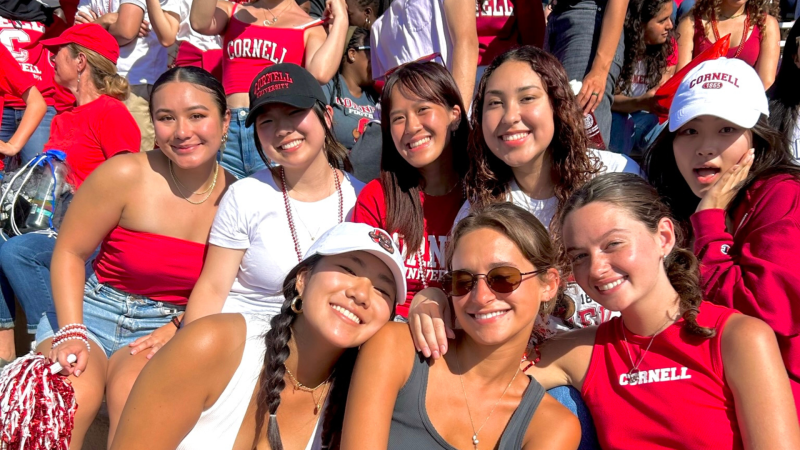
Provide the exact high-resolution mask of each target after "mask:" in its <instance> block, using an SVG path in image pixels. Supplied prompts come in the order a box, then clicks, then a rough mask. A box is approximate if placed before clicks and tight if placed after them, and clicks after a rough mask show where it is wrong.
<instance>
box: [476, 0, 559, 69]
mask: <svg viewBox="0 0 800 450" xmlns="http://www.w3.org/2000/svg"><path fill="white" fill-rule="evenodd" d="M478 3H479V4H480V7H479V8H478V9H477V17H476V26H477V30H478V65H479V66H486V65H489V63H491V62H492V60H493V59H494V58H495V57H497V56H498V55H501V54H503V53H505V52H507V51H508V50H511V49H512V48H515V47H519V46H522V45H535V46H537V47H541V46H542V43H543V42H544V30H545V21H544V10H543V8H542V2H541V0H524V1H519V0H481V1H480V2H478ZM520 24H523V27H524V29H521V27H520Z"/></svg>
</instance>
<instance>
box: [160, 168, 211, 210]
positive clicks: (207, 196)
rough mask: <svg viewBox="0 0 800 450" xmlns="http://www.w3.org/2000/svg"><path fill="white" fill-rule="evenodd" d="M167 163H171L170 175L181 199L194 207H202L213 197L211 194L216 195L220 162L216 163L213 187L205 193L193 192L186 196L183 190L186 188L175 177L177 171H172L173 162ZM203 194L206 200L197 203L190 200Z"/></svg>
mask: <svg viewBox="0 0 800 450" xmlns="http://www.w3.org/2000/svg"><path fill="white" fill-rule="evenodd" d="M167 161H169V175H170V177H172V182H173V183H175V187H176V188H177V189H178V193H179V194H181V197H182V198H183V199H184V200H186V201H187V202H189V203H191V204H193V205H200V204H202V203H205V202H206V200H208V199H209V197H211V194H213V193H214V187H216V186H217V175H219V163H218V162H216V161H215V162H214V180H213V181H212V182H211V185H210V186H209V187H208V188H206V190H204V191H201V192H192V193H191V194H189V195H186V194H184V193H183V189H181V187H183V188H186V186H184V185H183V184H181V182H180V181H178V178H177V177H176V176H175V171H174V170H173V169H172V160H171V159H169V158H168V159H167ZM203 194H205V198H203V199H202V200H200V201H197V202H195V201H193V200H190V199H189V197H191V196H192V195H203Z"/></svg>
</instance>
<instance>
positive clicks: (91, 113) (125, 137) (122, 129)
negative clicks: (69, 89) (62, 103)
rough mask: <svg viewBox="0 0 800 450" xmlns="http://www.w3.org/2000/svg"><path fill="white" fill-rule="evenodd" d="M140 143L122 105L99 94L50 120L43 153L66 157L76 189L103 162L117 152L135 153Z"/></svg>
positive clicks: (137, 128) (137, 134)
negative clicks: (56, 153)
mask: <svg viewBox="0 0 800 450" xmlns="http://www.w3.org/2000/svg"><path fill="white" fill-rule="evenodd" d="M140 140H141V134H140V133H139V126H138V125H136V121H134V120H133V116H131V113H130V112H128V108H126V107H125V104H124V103H122V102H121V101H119V100H117V99H115V98H113V97H109V96H108V95H101V96H100V97H99V98H98V99H97V100H94V101H92V102H89V103H87V104H85V105H81V106H76V107H75V108H73V109H72V111H67V112H63V113H61V114H59V115H57V116H56V117H55V118H53V122H52V124H51V125H50V140H49V141H47V143H46V144H45V145H44V150H45V151H47V150H61V151H63V152H65V153H66V154H67V165H68V166H69V167H70V180H69V182H70V183H72V184H73V185H74V186H75V188H78V187H79V186H80V185H81V183H83V181H84V180H85V179H86V177H88V176H89V174H90V173H92V171H94V169H96V168H97V166H99V165H100V164H102V163H103V161H105V160H107V159H108V158H111V157H112V156H114V155H116V154H117V153H122V152H138V151H139V145H140Z"/></svg>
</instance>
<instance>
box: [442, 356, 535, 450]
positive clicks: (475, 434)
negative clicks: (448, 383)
mask: <svg viewBox="0 0 800 450" xmlns="http://www.w3.org/2000/svg"><path fill="white" fill-rule="evenodd" d="M455 355H456V367H457V368H458V380H459V381H461V391H462V392H463V393H464V402H465V403H466V404H467V415H468V416H469V423H470V425H472V446H473V447H474V449H475V450H478V443H479V442H480V441H479V440H478V434H480V432H481V430H483V427H485V426H486V423H487V422H489V418H490V417H492V414H493V413H494V410H495V408H497V405H499V404H500V400H502V399H503V397H505V396H506V392H508V388H510V387H511V385H512V384H514V380H516V379H517V375H519V369H520V366H521V365H522V364H519V365H517V371H516V372H514V377H512V378H511V381H509V382H508V386H506V388H505V389H503V393H502V394H500V398H498V399H497V402H495V404H494V406H492V410H491V411H489V415H488V416H486V420H484V421H483V425H481V427H480V428H478V431H475V422H473V421H472V412H471V411H470V409H469V400H467V390H466V389H465V388H464V378H463V377H462V375H461V363H459V362H458V346H456V347H455Z"/></svg>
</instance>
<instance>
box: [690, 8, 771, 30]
mask: <svg viewBox="0 0 800 450" xmlns="http://www.w3.org/2000/svg"><path fill="white" fill-rule="evenodd" d="M721 5H722V0H697V3H695V4H694V7H693V8H692V16H693V17H694V18H695V19H697V18H700V19H702V20H706V21H709V20H711V13H712V12H713V13H714V15H715V16H716V17H717V18H719V11H720V6H721ZM744 10H745V12H746V13H747V17H749V18H750V20H751V21H752V24H753V25H758V28H759V29H760V30H762V31H761V38H762V39H763V38H764V31H763V30H764V23H765V21H766V17H767V15H770V16H772V17H775V18H776V19H777V18H778V13H779V12H780V7H779V3H778V2H777V1H775V0H747V3H746V4H745V5H744ZM705 28H706V29H705V32H706V35H708V32H709V31H710V30H711V26H710V25H709V24H708V23H706V27H705ZM746 37H747V36H743V37H742V39H745V38H746Z"/></svg>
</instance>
